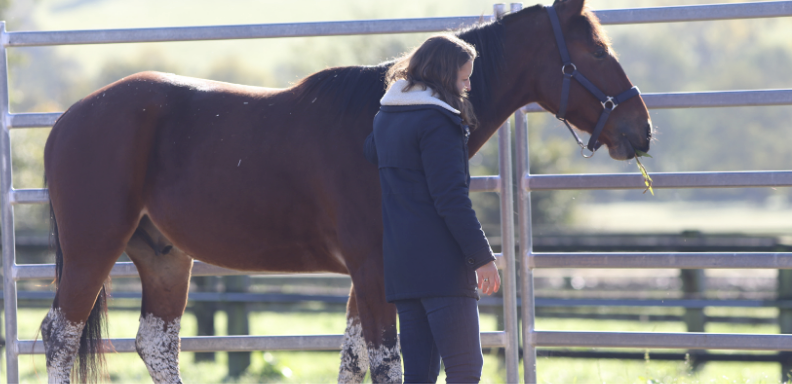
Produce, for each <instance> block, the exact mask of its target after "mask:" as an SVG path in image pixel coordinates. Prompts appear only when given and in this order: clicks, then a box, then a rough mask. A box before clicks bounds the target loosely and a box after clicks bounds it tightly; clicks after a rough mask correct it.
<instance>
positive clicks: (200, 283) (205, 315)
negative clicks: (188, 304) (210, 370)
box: [192, 276, 219, 363]
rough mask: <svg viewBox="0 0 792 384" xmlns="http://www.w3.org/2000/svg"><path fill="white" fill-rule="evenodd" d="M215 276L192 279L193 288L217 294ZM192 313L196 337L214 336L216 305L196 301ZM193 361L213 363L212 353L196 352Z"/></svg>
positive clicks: (217, 279)
mask: <svg viewBox="0 0 792 384" xmlns="http://www.w3.org/2000/svg"><path fill="white" fill-rule="evenodd" d="M218 281H219V278H218V277H217V276H196V277H193V278H192V283H193V286H195V288H196V291H198V292H217V285H218V284H217V283H218ZM192 312H193V314H194V315H195V319H196V320H197V322H198V336H214V335H215V323H214V316H215V312H217V303H215V302H213V301H198V302H196V303H194V304H192ZM193 360H194V361H195V362H196V363H198V362H201V361H215V353H214V352H196V353H195V357H194V358H193Z"/></svg>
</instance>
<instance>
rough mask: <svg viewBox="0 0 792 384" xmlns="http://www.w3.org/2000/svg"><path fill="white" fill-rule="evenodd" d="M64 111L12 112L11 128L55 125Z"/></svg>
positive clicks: (10, 116)
mask: <svg viewBox="0 0 792 384" xmlns="http://www.w3.org/2000/svg"><path fill="white" fill-rule="evenodd" d="M62 114H63V112H41V113H12V114H10V115H9V120H10V123H9V124H10V128H44V127H51V126H53V125H55V121H57V120H58V118H59V117H60V116H61V115H62Z"/></svg>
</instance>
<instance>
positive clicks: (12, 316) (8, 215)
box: [0, 21, 19, 383]
mask: <svg viewBox="0 0 792 384" xmlns="http://www.w3.org/2000/svg"><path fill="white" fill-rule="evenodd" d="M0 43H2V47H0V125H1V126H2V133H0V173H2V174H0V190H2V192H0V209H1V210H2V219H0V222H1V223H2V231H3V233H2V244H3V291H4V292H3V299H4V301H5V320H6V321H5V336H6V348H5V349H6V376H7V382H8V383H18V382H19V361H18V359H17V347H18V346H17V296H16V280H15V279H14V266H15V265H16V257H15V248H14V247H15V244H14V207H13V206H12V205H11V196H12V188H13V184H12V182H11V180H12V179H11V134H10V132H9V127H8V125H9V124H8V122H9V104H8V58H7V57H6V45H7V43H8V34H7V33H6V29H5V21H0Z"/></svg>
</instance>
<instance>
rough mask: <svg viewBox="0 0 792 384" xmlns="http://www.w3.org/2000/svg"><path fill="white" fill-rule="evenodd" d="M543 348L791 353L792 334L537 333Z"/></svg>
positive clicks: (537, 340) (539, 343)
mask: <svg viewBox="0 0 792 384" xmlns="http://www.w3.org/2000/svg"><path fill="white" fill-rule="evenodd" d="M535 334H536V345H538V346H541V347H597V348H610V347H615V348H668V349H731V350H756V351H792V335H762V334H725V333H693V332H690V333H641V332H555V331H536V332H535Z"/></svg>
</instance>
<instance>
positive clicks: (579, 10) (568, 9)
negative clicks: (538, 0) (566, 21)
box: [553, 0, 586, 17]
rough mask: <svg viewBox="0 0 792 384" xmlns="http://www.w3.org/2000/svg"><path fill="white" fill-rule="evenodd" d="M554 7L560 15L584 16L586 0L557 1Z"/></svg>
mask: <svg viewBox="0 0 792 384" xmlns="http://www.w3.org/2000/svg"><path fill="white" fill-rule="evenodd" d="M553 6H554V7H555V8H556V10H558V13H559V15H564V16H566V17H572V16H575V15H582V14H583V8H584V7H585V6H586V0H555V2H553Z"/></svg>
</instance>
